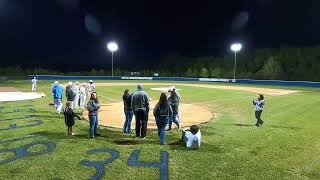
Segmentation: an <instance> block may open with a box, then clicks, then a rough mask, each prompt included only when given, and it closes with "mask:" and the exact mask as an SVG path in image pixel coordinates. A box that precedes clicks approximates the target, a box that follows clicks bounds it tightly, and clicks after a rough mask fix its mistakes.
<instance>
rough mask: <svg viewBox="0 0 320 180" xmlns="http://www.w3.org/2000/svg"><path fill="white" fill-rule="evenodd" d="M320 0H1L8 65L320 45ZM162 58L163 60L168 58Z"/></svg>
mask: <svg viewBox="0 0 320 180" xmlns="http://www.w3.org/2000/svg"><path fill="white" fill-rule="evenodd" d="M319 18H320V1H319V0H305V1H301V0H198V1H194V0H193V1H186V0H184V1H180V0H170V1H169V0H161V1H160V0H159V1H157V0H137V1H134V0H127V1H124V0H113V1H108V0H0V25H1V28H0V42H1V45H0V46H1V47H0V58H1V66H3V65H6V64H22V65H28V66H32V65H39V64H45V65H57V64H59V65H61V64H75V66H78V65H79V66H80V65H85V64H87V65H88V68H91V67H99V66H100V67H109V64H110V61H111V54H110V53H109V52H108V51H107V50H106V42H107V41H109V40H115V41H117V42H118V44H119V48H120V49H119V51H118V52H117V53H116V55H115V64H116V65H118V66H120V67H127V66H128V65H136V64H138V63H141V62H148V61H154V60H156V59H159V58H160V57H162V56H164V55H167V54H170V53H179V54H182V55H186V56H224V55H225V54H227V53H230V52H229V45H230V43H231V42H233V41H240V42H242V43H243V44H244V50H246V51H253V50H254V49H257V48H269V47H270V48H271V47H273V48H277V47H280V46H283V45H285V46H306V45H308V46H309V45H310V46H312V45H319V42H320V34H319V32H320V20H319ZM160 63H161V62H160Z"/></svg>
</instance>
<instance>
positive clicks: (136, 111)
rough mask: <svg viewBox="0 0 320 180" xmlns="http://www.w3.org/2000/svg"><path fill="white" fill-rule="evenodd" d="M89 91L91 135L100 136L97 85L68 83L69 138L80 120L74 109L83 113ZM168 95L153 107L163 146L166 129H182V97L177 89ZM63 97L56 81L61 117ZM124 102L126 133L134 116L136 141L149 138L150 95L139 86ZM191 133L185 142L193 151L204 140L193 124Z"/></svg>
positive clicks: (55, 96)
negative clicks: (78, 109) (180, 117)
mask: <svg viewBox="0 0 320 180" xmlns="http://www.w3.org/2000/svg"><path fill="white" fill-rule="evenodd" d="M86 91H87V93H88V96H89V97H90V98H89V100H88V102H87V106H86V109H87V110H88V117H89V124H90V128H89V135H90V137H91V138H95V137H96V136H100V134H99V133H98V132H97V128H98V124H99V123H98V122H99V116H98V111H99V109H100V107H101V106H100V103H99V100H98V97H97V92H96V91H95V85H94V84H93V81H92V80H90V81H89V84H88V86H87V85H86V83H83V84H82V85H81V87H79V83H78V82H75V83H74V84H73V83H72V82H69V83H68V84H67V86H66V90H65V93H66V99H67V102H66V106H65V109H64V111H63V114H64V118H65V124H66V126H67V127H68V129H67V132H68V135H74V134H75V133H74V132H73V129H72V127H73V126H74V124H75V121H74V119H75V118H78V119H79V120H80V119H81V117H80V116H78V115H76V114H75V113H74V112H73V110H74V109H77V108H81V109H82V110H84V108H85V106H84V103H85V100H86V97H87V94H86ZM168 93H169V94H168V96H167V94H166V93H161V95H160V98H159V101H158V102H157V104H156V105H155V107H154V108H153V115H154V117H155V120H156V124H157V129H158V136H159V139H160V144H161V145H163V144H165V130H166V127H167V126H168V129H167V130H171V129H172V123H174V124H176V126H177V128H178V129H180V120H179V104H180V99H181V96H180V94H179V93H178V92H177V91H176V89H175V87H174V86H172V87H170V88H169V90H168ZM62 94H63V87H62V85H61V84H59V82H58V81H55V82H54V85H53V86H52V95H53V99H54V104H55V107H56V112H57V113H58V114H60V112H61V109H62V106H63V103H62ZM122 100H123V105H124V114H125V122H124V126H123V133H132V130H131V123H132V118H133V116H135V120H136V123H135V124H136V127H135V133H136V138H142V139H145V138H146V136H147V124H148V114H149V110H150V104H149V102H150V100H151V99H150V97H149V95H148V93H147V92H145V91H144V90H143V86H142V85H141V84H139V85H138V86H137V90H136V91H135V92H134V93H130V90H129V89H126V90H125V91H124V94H123V96H122ZM190 130H191V131H190ZM190 130H187V131H183V137H182V139H183V140H184V141H185V142H186V145H187V147H188V144H190V148H192V147H197V148H199V147H200V141H201V133H200V130H199V127H198V126H195V125H194V126H192V128H191V129H190ZM190 133H191V134H190ZM188 142H189V143H188ZM191 146H192V147H191Z"/></svg>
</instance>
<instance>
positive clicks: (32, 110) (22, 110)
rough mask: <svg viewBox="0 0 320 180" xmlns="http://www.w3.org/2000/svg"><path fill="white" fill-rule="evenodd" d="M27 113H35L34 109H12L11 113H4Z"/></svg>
mask: <svg viewBox="0 0 320 180" xmlns="http://www.w3.org/2000/svg"><path fill="white" fill-rule="evenodd" d="M29 111H31V112H33V113H35V112H37V111H36V109H34V108H33V107H29V108H24V109H20V108H16V107H14V108H13V111H12V112H6V114H10V113H16V112H29Z"/></svg>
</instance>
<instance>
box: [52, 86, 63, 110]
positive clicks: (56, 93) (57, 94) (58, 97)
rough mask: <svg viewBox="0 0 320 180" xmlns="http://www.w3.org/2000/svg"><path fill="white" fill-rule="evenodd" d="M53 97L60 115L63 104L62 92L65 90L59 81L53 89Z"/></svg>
mask: <svg viewBox="0 0 320 180" xmlns="http://www.w3.org/2000/svg"><path fill="white" fill-rule="evenodd" d="M51 90H52V97H53V101H54V106H55V107H56V112H57V113H58V114H60V112H61V109H62V106H63V103H62V92H63V88H62V86H60V85H59V82H58V81H55V82H54V84H53V86H52V88H51Z"/></svg>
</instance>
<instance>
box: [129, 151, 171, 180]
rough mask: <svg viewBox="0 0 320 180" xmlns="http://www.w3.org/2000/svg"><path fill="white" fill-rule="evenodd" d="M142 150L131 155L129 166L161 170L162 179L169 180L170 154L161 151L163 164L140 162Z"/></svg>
mask: <svg viewBox="0 0 320 180" xmlns="http://www.w3.org/2000/svg"><path fill="white" fill-rule="evenodd" d="M139 155H140V150H135V151H133V152H132V153H131V155H130V157H129V159H128V165H129V166H138V167H154V168H159V169H160V179H161V180H166V179H168V159H169V153H168V152H166V151H161V156H160V158H161V162H139V161H138V159H139Z"/></svg>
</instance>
